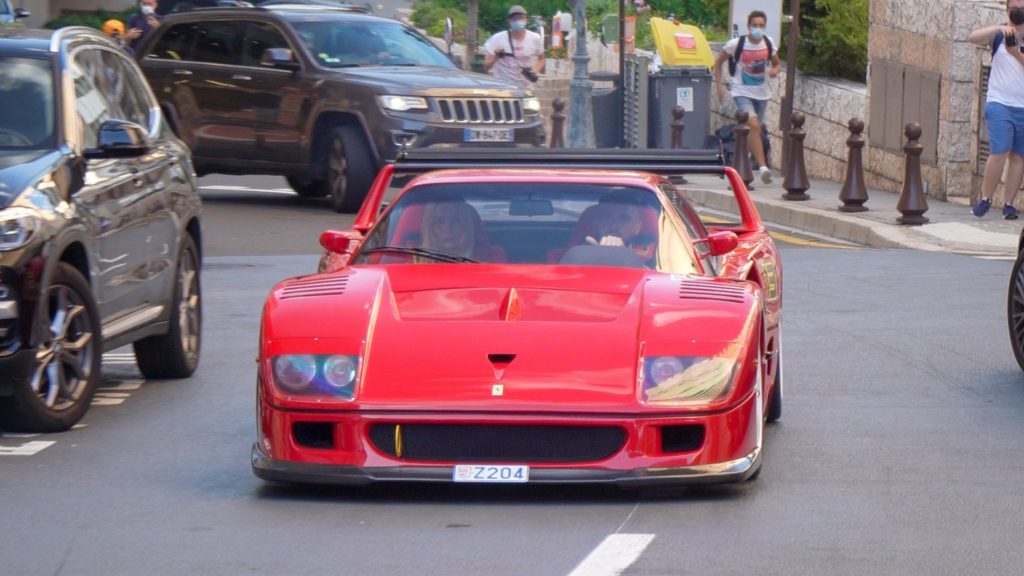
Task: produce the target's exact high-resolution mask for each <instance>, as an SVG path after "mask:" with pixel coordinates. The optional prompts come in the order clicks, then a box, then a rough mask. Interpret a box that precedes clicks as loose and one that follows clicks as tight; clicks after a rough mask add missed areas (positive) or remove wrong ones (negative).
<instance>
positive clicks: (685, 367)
mask: <svg viewBox="0 0 1024 576" xmlns="http://www.w3.org/2000/svg"><path fill="white" fill-rule="evenodd" d="M642 369H643V374H642V376H641V380H642V381H641V383H642V400H643V402H645V403H647V404H671V405H675V406H678V405H685V404H706V403H708V402H710V401H713V400H716V399H718V398H721V397H723V396H725V395H726V394H728V393H729V391H730V390H732V384H733V378H734V377H735V374H736V359H735V358H730V357H727V356H653V357H647V358H643V361H642Z"/></svg>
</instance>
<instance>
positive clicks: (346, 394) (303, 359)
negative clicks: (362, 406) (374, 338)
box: [270, 354, 360, 400]
mask: <svg viewBox="0 0 1024 576" xmlns="http://www.w3.org/2000/svg"><path fill="white" fill-rule="evenodd" d="M270 362H271V369H272V371H273V373H274V385H275V386H276V387H277V388H278V389H279V390H281V391H282V392H284V393H286V394H297V395H301V396H321V397H323V396H328V397H330V398H332V399H338V400H352V399H353V398H355V393H356V383H357V382H358V380H359V362H360V357H359V356H352V355H348V354H330V355H327V354H321V355H313V354H283V355H281V356H274V357H273V358H271V361H270Z"/></svg>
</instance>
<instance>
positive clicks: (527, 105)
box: [523, 96, 540, 114]
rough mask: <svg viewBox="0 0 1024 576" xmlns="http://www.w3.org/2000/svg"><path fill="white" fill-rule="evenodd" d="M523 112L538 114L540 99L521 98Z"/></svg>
mask: <svg viewBox="0 0 1024 576" xmlns="http://www.w3.org/2000/svg"><path fill="white" fill-rule="evenodd" d="M523 110H526V111H527V112H536V113H538V114H540V98H535V97H532V96H531V97H530V98H523Z"/></svg>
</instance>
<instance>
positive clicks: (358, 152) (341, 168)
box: [326, 126, 373, 212]
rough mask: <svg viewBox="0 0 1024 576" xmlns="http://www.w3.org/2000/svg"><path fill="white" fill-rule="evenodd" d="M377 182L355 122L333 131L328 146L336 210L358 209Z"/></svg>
mask: <svg viewBox="0 0 1024 576" xmlns="http://www.w3.org/2000/svg"><path fill="white" fill-rule="evenodd" d="M372 183H373V161H372V160H371V158H370V153H369V151H368V150H367V147H366V144H365V143H364V142H363V138H362V136H361V135H360V134H359V132H358V131H357V130H356V128H355V127H353V126H339V127H337V128H335V129H334V130H332V131H331V141H330V145H329V146H328V147H327V182H326V184H327V186H326V188H327V192H328V194H329V195H330V200H331V208H333V209H334V211H335V212H355V211H357V210H359V207H360V206H361V205H362V204H363V199H364V198H366V193H367V192H368V191H369V190H370V185H371V184H372Z"/></svg>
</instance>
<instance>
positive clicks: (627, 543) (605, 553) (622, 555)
mask: <svg viewBox="0 0 1024 576" xmlns="http://www.w3.org/2000/svg"><path fill="white" fill-rule="evenodd" d="M652 540H654V534H611V535H609V536H608V537H607V538H605V539H604V541H602V542H601V544H599V545H598V546H597V548H594V550H593V551H592V552H591V553H590V555H588V556H587V557H586V558H584V559H583V562H580V563H579V565H578V566H576V568H575V569H574V570H573V571H572V572H570V573H569V576H618V575H619V574H622V572H623V571H625V570H626V568H629V566H630V565H631V564H632V563H633V562H636V559H637V558H639V557H640V554H642V553H643V551H644V549H645V548H647V545H648V544H650V543H651V541H652Z"/></svg>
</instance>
